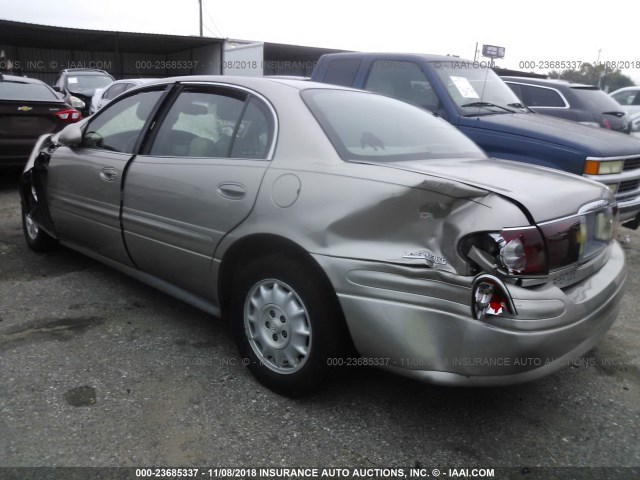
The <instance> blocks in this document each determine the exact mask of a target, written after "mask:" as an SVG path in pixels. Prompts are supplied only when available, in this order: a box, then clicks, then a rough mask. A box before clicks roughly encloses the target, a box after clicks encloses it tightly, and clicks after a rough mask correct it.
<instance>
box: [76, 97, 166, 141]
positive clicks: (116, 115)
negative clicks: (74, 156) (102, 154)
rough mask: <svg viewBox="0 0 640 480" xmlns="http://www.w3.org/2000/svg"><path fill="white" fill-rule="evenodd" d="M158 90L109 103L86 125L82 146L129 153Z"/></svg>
mask: <svg viewBox="0 0 640 480" xmlns="http://www.w3.org/2000/svg"><path fill="white" fill-rule="evenodd" d="M161 95H162V91H161V90H155V91H146V92H139V93H136V94H135V95H131V96H130V97H126V98H123V99H122V100H116V101H115V102H111V103H109V104H108V105H107V106H106V107H105V108H104V109H103V110H100V112H99V113H97V114H96V115H95V117H94V118H93V119H92V120H91V122H89V125H87V128H86V130H85V133H84V136H83V139H82V146H84V147H87V148H97V149H101V150H109V151H112V152H123V153H132V152H133V149H134V147H135V145H136V142H137V140H138V136H139V135H140V131H141V130H142V127H143V126H144V124H145V123H146V121H147V119H148V117H149V115H150V114H151V112H152V110H153V107H154V106H155V104H156V103H157V102H158V99H159V98H160V96H161Z"/></svg>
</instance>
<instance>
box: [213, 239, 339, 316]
mask: <svg viewBox="0 0 640 480" xmlns="http://www.w3.org/2000/svg"><path fill="white" fill-rule="evenodd" d="M272 254H283V255H286V256H288V257H294V258H296V259H297V260H298V261H300V262H301V263H303V264H305V266H307V267H308V268H310V269H312V271H314V272H315V273H316V274H317V275H318V278H320V279H321V280H322V281H324V282H326V285H328V286H331V282H330V281H329V278H328V277H327V275H326V274H325V272H324V270H322V268H321V267H320V265H318V263H317V262H316V261H315V260H314V259H313V257H312V256H311V255H310V254H309V253H308V252H307V251H306V250H305V249H304V248H302V247H301V246H300V245H298V244H297V243H295V242H292V241H291V240H289V239H287V238H284V237H279V236H277V235H271V234H256V235H250V236H248V237H245V238H242V239H240V240H238V241H237V242H235V243H234V244H233V245H232V246H231V247H230V248H229V249H228V250H227V252H226V253H225V254H224V257H223V258H222V264H221V266H220V272H219V274H218V299H219V302H220V307H221V308H222V311H223V312H224V311H225V310H226V309H227V307H228V306H229V299H230V297H231V288H232V284H233V276H234V274H235V272H237V270H238V268H239V267H241V266H242V265H243V264H246V263H248V261H249V260H251V259H255V258H258V257H263V256H266V255H272ZM331 288H332V289H333V287H332V286H331Z"/></svg>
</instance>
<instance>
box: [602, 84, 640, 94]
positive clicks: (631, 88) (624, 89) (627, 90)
mask: <svg viewBox="0 0 640 480" xmlns="http://www.w3.org/2000/svg"><path fill="white" fill-rule="evenodd" d="M631 90H640V85H632V86H630V87H622V88H618V89H617V90H614V91H613V92H611V93H610V94H609V95H613V94H614V93H618V92H629V91H631Z"/></svg>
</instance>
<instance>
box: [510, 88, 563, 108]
mask: <svg viewBox="0 0 640 480" xmlns="http://www.w3.org/2000/svg"><path fill="white" fill-rule="evenodd" d="M520 88H521V90H522V97H523V98H522V101H524V103H525V104H526V105H527V106H528V107H561V108H562V107H568V105H567V104H566V103H565V101H564V99H563V98H562V96H561V95H560V93H558V92H557V91H556V90H554V89H552V88H546V87H534V86H533V85H520Z"/></svg>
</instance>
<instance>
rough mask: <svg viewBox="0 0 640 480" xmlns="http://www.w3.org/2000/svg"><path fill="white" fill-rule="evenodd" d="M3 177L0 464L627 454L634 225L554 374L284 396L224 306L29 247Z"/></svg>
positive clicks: (637, 265) (361, 374) (63, 253)
mask: <svg viewBox="0 0 640 480" xmlns="http://www.w3.org/2000/svg"><path fill="white" fill-rule="evenodd" d="M17 184H18V172H6V171H3V172H0V466H2V467H25V466H29V467H35V466H48V467H51V466H67V467H72V466H76V467H77V466H111V467H116V466H128V467H141V466H183V467H184V466H227V467H305V466H308V467H348V468H354V467H367V468H378V467H380V468H391V467H415V466H434V465H443V466H449V467H466V468H470V467H482V468H485V467H507V466H509V467H517V469H518V472H521V474H522V475H521V476H522V478H540V477H533V476H531V475H529V472H530V469H535V467H536V466H544V467H638V466H640V302H639V301H638V296H639V295H640V289H639V284H640V233H638V232H631V231H629V230H626V229H622V230H621V234H622V235H621V237H620V238H621V239H623V238H624V235H625V234H628V235H629V238H628V243H624V249H625V251H626V255H627V261H628V266H629V272H630V276H629V280H628V284H627V293H626V295H625V297H624V300H623V305H622V310H621V313H620V315H619V318H618V320H617V322H616V323H615V324H614V326H613V328H612V329H611V330H610V332H609V333H608V334H607V335H606V337H605V338H604V339H603V341H602V342H601V343H600V344H599V345H598V346H597V347H596V348H595V349H594V350H593V351H592V352H590V353H589V354H587V355H586V356H585V357H583V358H582V359H580V360H578V361H576V362H574V363H573V364H572V365H571V366H568V367H567V368H564V369H563V370H561V371H559V372H557V373H556V374H554V375H551V376H549V377H546V378H543V379H541V380H538V381H536V382H533V383H529V384H525V385H519V386H512V387H505V388H475V389H469V388H445V387H438V386H433V385H428V384H423V383H419V382H416V381H412V380H409V379H405V378H401V377H397V376H394V375H391V374H389V373H385V372H383V371H380V370H376V369H373V368H368V367H350V368H343V369H342V371H341V372H339V373H338V374H337V375H336V378H335V379H334V380H333V381H332V382H330V383H329V384H328V385H326V386H325V388H324V389H323V390H322V391H321V392H319V393H318V394H316V395H313V396H311V397H308V398H304V399H297V400H291V399H288V398H284V397H281V396H278V395H276V394H274V393H272V392H271V391H269V390H267V389H265V388H264V387H262V386H261V385H260V384H258V383H257V382H256V381H255V380H254V379H253V378H252V376H251V375H250V373H249V371H248V370H247V369H246V368H245V367H244V366H243V365H242V363H241V362H240V358H239V357H238V355H237V353H236V349H235V346H234V344H233V341H232V339H231V334H230V330H229V328H228V325H226V324H225V322H223V321H221V320H219V319H215V318H212V317H210V316H209V315H207V314H206V313H203V312H201V311H198V310H196V309H195V308H193V307H191V306H189V305H187V304H185V303H182V302H180V301H178V300H175V299H173V298H170V297H168V296H166V295H164V294H162V293H160V292H158V291H156V290H154V289H153V288H151V287H147V286H145V285H143V284H141V283H139V282H137V281H135V280H133V279H131V278H128V277H126V276H125V275H123V274H120V273H118V272H116V271H114V270H113V269H110V268H108V267H106V266H103V265H102V264H100V263H98V262H95V261H93V260H90V259H88V258H86V257H84V256H82V255H80V254H78V253H75V252H73V251H70V250H67V249H65V248H59V249H58V250H56V251H54V252H51V253H47V254H36V253H34V252H31V251H30V250H28V249H27V247H26V246H25V243H24V241H23V237H22V227H21V221H20V209H19V206H20V204H19V196H18V193H17ZM635 472H638V470H636V471H635ZM635 472H634V471H632V470H623V473H622V474H621V476H620V477H619V478H626V477H625V476H626V475H631V476H629V477H628V478H632V476H633V475H635ZM568 475H569V474H568ZM1 476H2V474H1V471H0V477H1ZM567 478H568V477H567Z"/></svg>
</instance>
